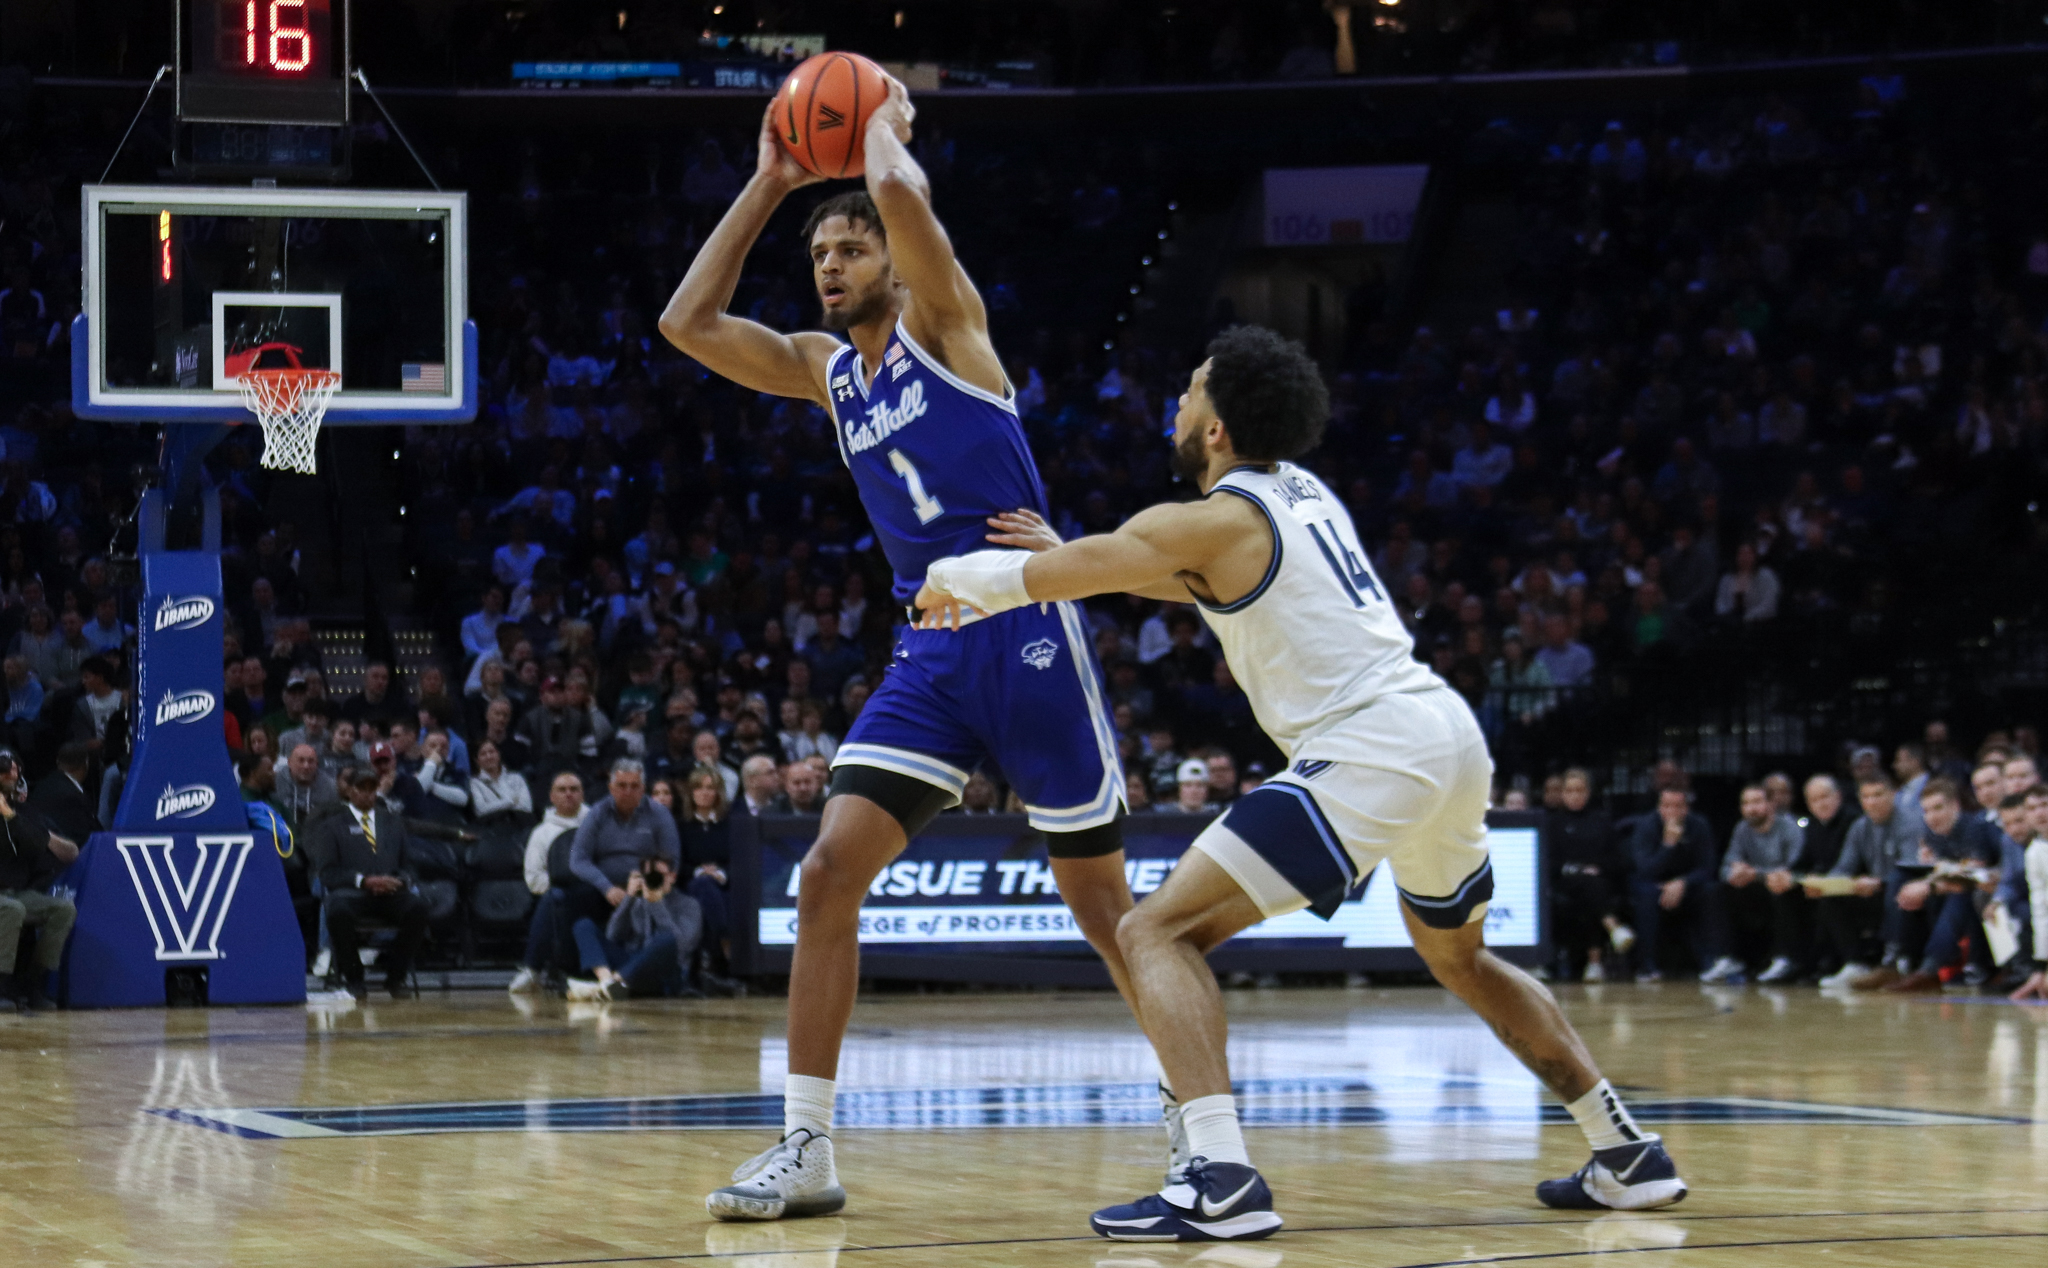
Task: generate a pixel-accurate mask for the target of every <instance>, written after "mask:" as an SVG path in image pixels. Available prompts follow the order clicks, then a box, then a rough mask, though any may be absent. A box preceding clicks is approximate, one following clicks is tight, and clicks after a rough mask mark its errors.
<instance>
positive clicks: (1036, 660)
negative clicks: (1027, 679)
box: [1024, 638, 1060, 669]
mask: <svg viewBox="0 0 2048 1268" xmlns="http://www.w3.org/2000/svg"><path fill="white" fill-rule="evenodd" d="M1059 654H1060V645H1059V644H1058V643H1055V642H1053V641H1052V640H1051V639H1049V638H1041V639H1039V640H1038V641H1037V642H1036V643H1026V644H1024V663H1025V664H1027V665H1029V666H1031V667H1032V668H1033V669H1051V668H1052V663H1053V661H1055V660H1058V659H1059Z"/></svg>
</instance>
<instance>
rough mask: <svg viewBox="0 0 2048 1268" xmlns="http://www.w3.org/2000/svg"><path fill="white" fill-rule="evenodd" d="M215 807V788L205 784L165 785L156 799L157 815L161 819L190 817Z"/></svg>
mask: <svg viewBox="0 0 2048 1268" xmlns="http://www.w3.org/2000/svg"><path fill="white" fill-rule="evenodd" d="M211 809H213V789H211V788H209V787H208V786H206V785H205V784H187V785H185V786H184V787H183V788H177V787H173V786H171V785H169V784H166V785H165V786H164V790H163V792H162V793H161V794H160V795H159V796H158V797H157V799H156V817H157V818H159V819H190V818H192V817H193V816H195V815H203V814H205V813H206V812H207V811H209V810H211Z"/></svg>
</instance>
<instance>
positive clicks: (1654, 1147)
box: [1536, 1136, 1685, 1211]
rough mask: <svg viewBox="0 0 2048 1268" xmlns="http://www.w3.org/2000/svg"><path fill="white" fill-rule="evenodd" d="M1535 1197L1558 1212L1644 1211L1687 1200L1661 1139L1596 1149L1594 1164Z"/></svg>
mask: <svg viewBox="0 0 2048 1268" xmlns="http://www.w3.org/2000/svg"><path fill="white" fill-rule="evenodd" d="M1536 1197H1537V1198H1538V1199H1539V1200H1540V1201H1541V1202H1542V1203H1543V1205H1545V1206H1548V1207H1553V1208H1555V1209H1557V1210H1560V1211H1601V1210H1607V1211H1647V1210H1650V1209H1652V1208H1653V1207H1659V1206H1670V1205H1672V1204H1673V1203H1675V1202H1679V1201H1682V1200H1683V1199H1684V1197H1685V1181H1683V1180H1681V1179H1679V1178H1678V1164H1676V1163H1674V1162H1672V1161H1671V1155H1670V1154H1668V1153H1666V1152H1665V1151H1664V1140H1663V1138H1662V1137H1659V1136H1645V1137H1644V1138H1643V1139H1641V1140H1631V1141H1628V1142H1627V1143H1625V1144H1620V1145H1609V1146H1608V1147H1607V1148H1605V1149H1595V1150H1594V1151H1593V1160H1592V1161H1591V1162H1589V1163H1587V1164H1586V1165H1585V1166H1583V1167H1580V1168H1579V1169H1578V1170H1577V1171H1575V1172H1573V1173H1572V1174H1570V1175H1568V1176H1566V1177H1564V1178H1563V1179H1561V1180H1545V1181H1544V1182H1543V1183H1541V1184H1539V1185H1537V1186H1536Z"/></svg>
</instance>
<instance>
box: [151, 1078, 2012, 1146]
mask: <svg viewBox="0 0 2048 1268" xmlns="http://www.w3.org/2000/svg"><path fill="white" fill-rule="evenodd" d="M1233 1090H1234V1091H1235V1092H1236V1094H1237V1096H1238V1099H1239V1106H1240V1113H1241V1115H1242V1118H1243V1121H1244V1124H1245V1126H1247V1127H1365V1126H1393V1125H1408V1124H1422V1125H1437V1126H1486V1125H1489V1124H1491V1125H1499V1126H1509V1125H1530V1124H1538V1125H1551V1124H1564V1123H1569V1122H1571V1121H1572V1120H1571V1116H1570V1115H1569V1114H1567V1113H1566V1112H1565V1110H1564V1107H1563V1106H1561V1105H1556V1104H1552V1103H1550V1102H1549V1101H1547V1100H1538V1099H1537V1096H1536V1094H1535V1091H1534V1089H1533V1087H1530V1086H1529V1085H1526V1084H1508V1083H1500V1082H1497V1081H1494V1082H1488V1081H1481V1080H1476V1079H1427V1080H1423V1079H1393V1080H1386V1081H1382V1082H1380V1083H1377V1084H1375V1083H1373V1082H1368V1081H1366V1080H1362V1079H1356V1078H1301V1079H1247V1080H1244V1081H1242V1082H1240V1083H1237V1084H1235V1085H1234V1088H1233ZM1629 1108H1630V1110H1631V1111H1632V1112H1633V1113H1634V1115H1635V1117H1636V1119H1637V1121H1639V1122H1643V1123H1653V1124H1667V1123H1798V1124H1806V1125H1810V1126H1867V1127H1954V1126H1961V1127H2003V1126H2012V1125H2020V1124H2030V1123H2032V1122H2033V1120H2032V1119H2028V1118H2014V1117H2000V1116H1993V1115H1982V1114H1943V1113H1933V1112H1929V1111H1922V1110H1902V1109H1885V1108H1873V1107H1865V1106H1855V1105H1826V1104H1811V1103H1807V1102H1800V1101H1770V1100H1758V1099H1753V1098H1749V1097H1735V1096H1727V1097H1677V1098H1670V1099H1656V1098H1642V1099H1635V1100H1632V1101H1631V1102H1630V1106H1629ZM146 1112H147V1113H150V1114H154V1115H158V1116H160V1117H164V1118H168V1119H171V1120H172V1121H174V1122H180V1123H186V1124H189V1125H191V1126H194V1127H202V1128H206V1129H208V1130H211V1131H218V1132H225V1133H228V1134H230V1135H234V1136H240V1137H243V1138H246V1139H252V1140H283V1139H307V1138H316V1137H317V1138H333V1137H337V1136H418V1135H433V1134H440V1133H450V1132H634V1131H729V1130H754V1129H763V1128H765V1129H776V1128H780V1127H781V1126H782V1097H780V1096H779V1095H775V1094H773V1093H766V1092H753V1093H732V1094H724V1095H698V1096H633V1097H599V1098H592V1099H575V1098H564V1099H555V1098H536V1099H534V1100H526V1101H462V1102H450V1103H445V1104H427V1105H361V1106H344V1107H334V1108H323V1109H301V1108H289V1107H273V1108H251V1109H172V1108H153V1109H149V1110H147V1111H146ZM836 1117H837V1120H838V1125H839V1126H840V1127H841V1128H860V1129H869V1130H883V1131H933V1130H946V1129H975V1128H1008V1127H1155V1126H1157V1125H1158V1122H1159V1102H1158V1098H1157V1094H1156V1092H1155V1089H1154V1088H1153V1085H1152V1084H1150V1083H1066V1084H1049V1085H1042V1086H1027V1087H967V1088H873V1089H855V1090H849V1091H845V1092H841V1093H840V1094H839V1099H838V1111H837V1116H836Z"/></svg>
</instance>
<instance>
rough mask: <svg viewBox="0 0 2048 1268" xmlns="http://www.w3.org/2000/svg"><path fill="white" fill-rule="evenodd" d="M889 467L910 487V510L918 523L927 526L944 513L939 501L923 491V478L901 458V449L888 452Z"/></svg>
mask: <svg viewBox="0 0 2048 1268" xmlns="http://www.w3.org/2000/svg"><path fill="white" fill-rule="evenodd" d="M889 466H890V468H891V469H893V470H894V471H895V472H896V474H897V475H900V476H902V477H903V483H905V484H907V485H909V486H910V509H911V510H913V511H916V512H917V522H918V523H920V524H929V523H931V522H932V521H933V520H935V519H937V518H939V516H941V515H944V514H945V513H946V508H945V507H943V506H940V505H939V500H938V499H937V498H935V497H933V496H932V495H931V494H929V493H926V492H925V491H924V477H923V476H921V475H919V474H918V473H917V468H916V467H915V466H913V465H912V464H911V461H910V459H908V458H906V457H904V456H903V451H902V450H901V449H891V450H890V451H889Z"/></svg>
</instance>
